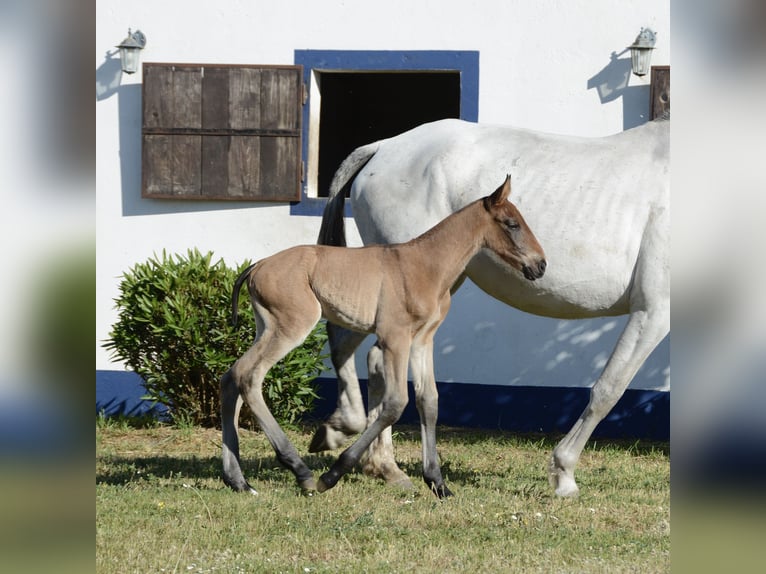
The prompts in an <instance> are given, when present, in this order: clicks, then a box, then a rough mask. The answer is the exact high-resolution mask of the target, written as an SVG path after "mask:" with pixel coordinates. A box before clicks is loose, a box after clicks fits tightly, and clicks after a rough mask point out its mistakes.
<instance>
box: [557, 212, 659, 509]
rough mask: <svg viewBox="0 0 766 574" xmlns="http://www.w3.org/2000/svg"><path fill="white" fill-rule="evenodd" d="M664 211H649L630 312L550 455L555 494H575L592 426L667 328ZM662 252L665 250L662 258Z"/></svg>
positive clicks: (619, 394) (593, 426)
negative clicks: (575, 417)
mask: <svg viewBox="0 0 766 574" xmlns="http://www.w3.org/2000/svg"><path fill="white" fill-rule="evenodd" d="M668 229H669V225H668V214H667V213H666V212H665V211H661V212H659V213H654V214H652V217H651V218H650V221H649V224H648V225H647V229H646V231H645V233H644V237H643V238H642V242H641V251H640V253H639V258H638V261H637V262H636V269H635V272H634V278H633V286H632V288H631V293H630V299H631V307H632V309H633V311H632V312H631V315H630V319H629V320H628V324H627V325H626V326H625V330H624V331H623V332H622V334H621V335H620V338H619V339H618V340H617V345H616V346H615V348H614V351H613V352H612V356H611V357H610V358H609V361H608V362H607V364H606V367H605V368H604V371H603V372H602V373H601V376H600V377H599V378H598V380H597V381H596V383H595V384H594V385H593V388H592V389H591V393H590V402H589V403H588V406H587V407H585V410H584V411H583V413H582V415H580V418H579V419H578V420H577V422H576V423H575V424H574V426H573V427H572V429H571V430H570V431H569V433H567V435H566V436H565V437H564V438H563V439H562V440H561V441H560V442H559V444H558V445H556V448H555V449H554V450H553V454H552V455H551V460H550V464H549V468H548V479H549V482H550V484H551V486H552V487H553V488H554V489H555V492H556V494H557V495H558V496H576V495H577V493H578V491H579V489H578V487H577V483H576V482H575V478H574V470H575V466H577V462H578V461H579V459H580V454H581V453H582V450H583V448H585V443H586V442H587V441H588V439H589V438H590V436H591V434H592V433H593V431H594V429H595V428H596V425H598V423H599V422H601V421H602V420H603V419H604V417H605V416H606V415H607V414H608V413H609V411H610V410H612V408H613V407H614V405H615V404H616V403H617V401H618V400H619V399H620V397H621V396H622V395H623V393H624V392H625V389H626V388H627V387H628V385H629V384H630V381H631V380H632V379H633V377H634V376H635V374H636V372H637V371H638V369H639V368H640V367H641V365H643V363H644V361H645V360H646V358H647V357H648V356H649V354H650V353H651V352H652V351H653V350H654V348H655V347H656V346H657V345H658V344H659V343H660V341H662V339H663V338H664V337H665V335H667V333H668V332H669V331H670V273H669V262H668V256H667V249H665V247H664V246H665V245H667V241H668ZM663 254H665V255H664V256H663Z"/></svg>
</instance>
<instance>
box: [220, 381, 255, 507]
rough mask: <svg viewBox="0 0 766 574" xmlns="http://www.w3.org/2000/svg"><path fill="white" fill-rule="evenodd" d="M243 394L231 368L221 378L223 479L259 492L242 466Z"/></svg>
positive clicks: (235, 485)
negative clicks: (239, 423)
mask: <svg viewBox="0 0 766 574" xmlns="http://www.w3.org/2000/svg"><path fill="white" fill-rule="evenodd" d="M241 407H242V396H241V395H240V394H239V389H237V384H236V382H235V381H234V377H233V376H232V371H231V369H229V370H228V371H226V374H224V376H223V378H222V379H221V432H222V435H223V481H224V483H225V484H226V485H227V486H229V487H231V488H232V489H234V490H236V491H238V492H245V491H247V492H250V493H252V494H258V493H257V492H256V491H255V489H254V488H253V487H252V486H250V485H249V484H248V482H247V480H245V477H244V476H243V474H242V469H241V468H240V460H239V436H238V427H239V425H238V421H239V410H240V408H241Z"/></svg>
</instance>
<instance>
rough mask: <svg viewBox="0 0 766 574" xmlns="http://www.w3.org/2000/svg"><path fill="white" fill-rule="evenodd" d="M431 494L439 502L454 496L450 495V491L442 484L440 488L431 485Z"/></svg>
mask: <svg viewBox="0 0 766 574" xmlns="http://www.w3.org/2000/svg"><path fill="white" fill-rule="evenodd" d="M431 492H433V493H434V494H435V495H436V497H437V498H439V499H440V500H443V499H445V498H449V497H451V496H454V494H452V491H451V490H450V489H449V488H447V485H446V484H442V485H441V486H436V485H435V484H432V485H431Z"/></svg>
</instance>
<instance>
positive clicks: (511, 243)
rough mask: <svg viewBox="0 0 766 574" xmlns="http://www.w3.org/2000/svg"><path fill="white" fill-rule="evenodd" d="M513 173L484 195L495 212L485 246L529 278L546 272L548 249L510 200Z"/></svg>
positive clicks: (532, 278) (486, 205) (486, 204)
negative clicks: (545, 249)
mask: <svg viewBox="0 0 766 574" xmlns="http://www.w3.org/2000/svg"><path fill="white" fill-rule="evenodd" d="M510 193H511V176H510V175H509V176H508V177H506V178H505V182H504V183H503V185H501V186H500V187H498V188H497V189H496V190H495V192H494V193H493V194H492V195H490V196H488V197H485V198H484V208H485V209H486V210H487V211H488V212H489V214H490V215H491V216H492V229H491V230H489V231H488V233H487V234H486V245H485V246H486V247H487V248H489V249H490V250H491V251H493V252H494V253H495V254H497V255H498V256H499V257H500V258H501V259H503V260H504V261H505V262H506V263H508V264H509V265H511V266H512V267H514V268H515V269H518V270H519V271H521V272H522V273H523V274H524V277H526V278H527V279H529V280H530V281H534V280H535V279H539V278H540V277H542V276H543V273H545V267H546V266H547V263H546V261H545V252H543V248H542V247H540V244H539V243H538V242H537V238H536V237H535V236H534V234H533V233H532V230H530V229H529V226H528V225H527V223H526V221H524V218H523V217H522V216H521V213H520V212H519V210H518V209H516V206H515V205H513V204H512V203H511V202H510V201H508V196H509V195H510Z"/></svg>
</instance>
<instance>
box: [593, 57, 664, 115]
mask: <svg viewBox="0 0 766 574" xmlns="http://www.w3.org/2000/svg"><path fill="white" fill-rule="evenodd" d="M628 51H629V50H628V49H627V48H625V49H624V50H623V51H622V52H620V53H619V54H618V53H616V52H612V54H611V56H610V58H609V63H608V64H607V65H606V66H604V67H603V68H602V69H601V71H600V72H598V73H597V74H596V75H594V76H593V77H592V78H590V79H589V80H588V89H589V90H591V89H594V88H595V90H596V92H597V93H598V97H599V99H600V100H601V103H602V104H606V103H609V102H613V101H614V100H616V99H617V98H622V129H623V130H627V129H630V128H634V127H636V126H640V125H641V124H643V123H645V122H647V121H649V119H650V118H649V103H650V102H649V98H650V92H651V86H649V85H645V86H629V85H628V83H629V80H630V75H631V73H632V71H631V62H630V57H627V58H620V56H622V55H623V54H625V53H626V52H628Z"/></svg>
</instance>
